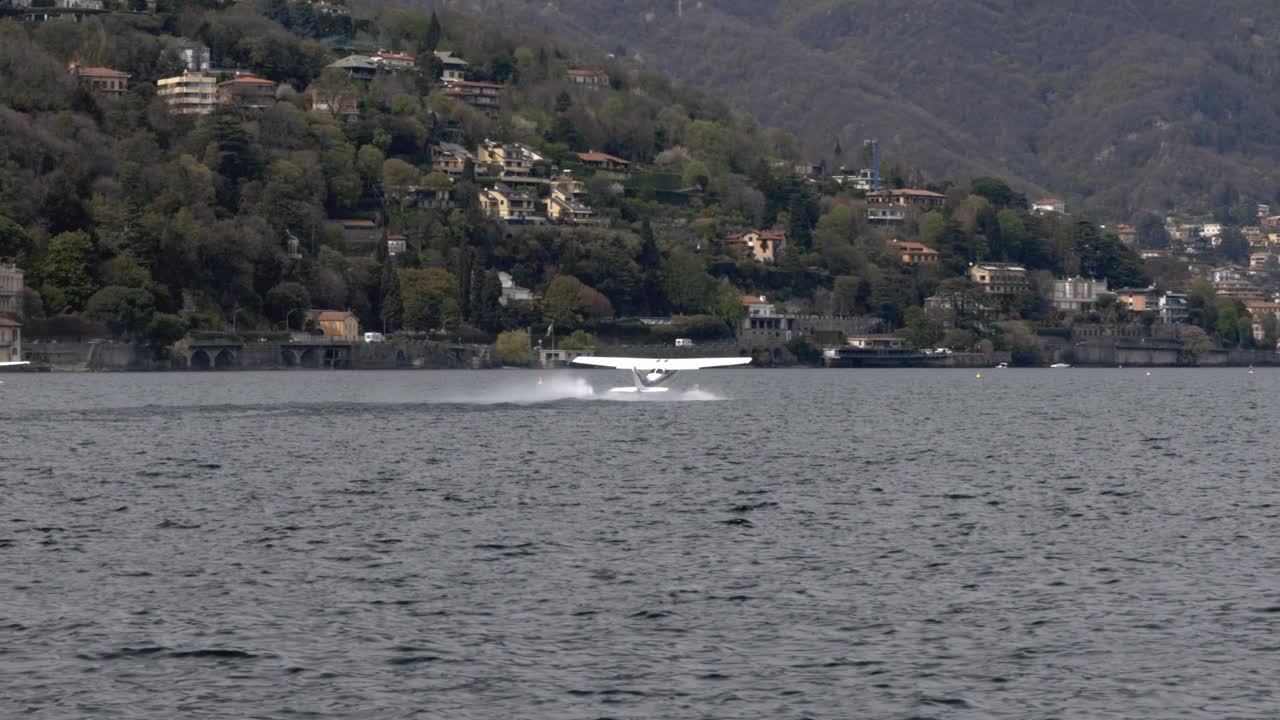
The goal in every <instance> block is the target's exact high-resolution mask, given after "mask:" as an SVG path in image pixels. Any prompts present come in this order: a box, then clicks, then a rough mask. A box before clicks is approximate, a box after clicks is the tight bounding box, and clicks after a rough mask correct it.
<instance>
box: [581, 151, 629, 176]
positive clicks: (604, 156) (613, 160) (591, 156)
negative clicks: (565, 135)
mask: <svg viewBox="0 0 1280 720" xmlns="http://www.w3.org/2000/svg"><path fill="white" fill-rule="evenodd" d="M577 155H578V160H580V161H582V164H583V165H586V166H587V167H589V168H595V169H596V170H608V171H610V172H622V173H625V172H630V171H631V163H630V162H628V161H626V160H623V159H622V158H620V157H614V156H613V155H610V154H608V153H602V152H595V151H591V152H584V153H583V152H580V153H577Z"/></svg>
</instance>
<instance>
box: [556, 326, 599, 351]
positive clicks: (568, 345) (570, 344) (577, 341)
mask: <svg viewBox="0 0 1280 720" xmlns="http://www.w3.org/2000/svg"><path fill="white" fill-rule="evenodd" d="M595 343H596V341H595V338H593V337H591V335H590V334H589V333H588V332H587V331H585V330H574V331H573V333H572V334H570V335H569V337H567V338H565V339H564V340H561V341H560V347H561V348H562V349H564V350H590V349H591V348H592V347H594V346H595Z"/></svg>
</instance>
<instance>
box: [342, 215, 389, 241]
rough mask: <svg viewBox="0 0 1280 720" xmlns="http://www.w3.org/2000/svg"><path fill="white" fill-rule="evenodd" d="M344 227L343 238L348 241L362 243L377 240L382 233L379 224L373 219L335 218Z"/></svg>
mask: <svg viewBox="0 0 1280 720" xmlns="http://www.w3.org/2000/svg"><path fill="white" fill-rule="evenodd" d="M333 222H335V223H337V224H338V225H339V226H340V227H341V228H342V238H343V239H344V240H346V241H347V242H348V243H352V244H356V245H360V244H364V243H371V242H377V241H378V238H379V237H380V236H381V235H382V231H381V230H380V229H378V224H377V223H375V222H374V221H372V220H364V219H361V218H342V219H338V220H334V221H333Z"/></svg>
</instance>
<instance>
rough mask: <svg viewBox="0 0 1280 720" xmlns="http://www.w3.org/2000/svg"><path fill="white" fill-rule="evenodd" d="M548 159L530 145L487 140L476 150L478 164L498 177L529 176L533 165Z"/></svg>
mask: <svg viewBox="0 0 1280 720" xmlns="http://www.w3.org/2000/svg"><path fill="white" fill-rule="evenodd" d="M545 159H546V158H545V157H543V156H542V154H541V153H539V152H537V151H536V150H534V149H533V148H531V147H529V146H528V145H522V144H520V143H507V144H504V143H496V142H494V141H492V140H485V141H484V142H483V143H481V144H480V147H479V148H478V149H477V150H476V162H477V163H478V164H480V165H481V166H483V167H485V168H486V171H487V172H489V173H492V174H497V175H520V176H524V175H528V174H529V173H530V172H532V170H533V164H534V163H535V162H540V161H542V160H545Z"/></svg>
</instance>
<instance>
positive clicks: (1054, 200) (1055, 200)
mask: <svg viewBox="0 0 1280 720" xmlns="http://www.w3.org/2000/svg"><path fill="white" fill-rule="evenodd" d="M1059 203H1062V200H1060V199H1059V198H1041V199H1040V200H1037V201H1035V202H1034V203H1032V205H1056V204H1059Z"/></svg>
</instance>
